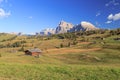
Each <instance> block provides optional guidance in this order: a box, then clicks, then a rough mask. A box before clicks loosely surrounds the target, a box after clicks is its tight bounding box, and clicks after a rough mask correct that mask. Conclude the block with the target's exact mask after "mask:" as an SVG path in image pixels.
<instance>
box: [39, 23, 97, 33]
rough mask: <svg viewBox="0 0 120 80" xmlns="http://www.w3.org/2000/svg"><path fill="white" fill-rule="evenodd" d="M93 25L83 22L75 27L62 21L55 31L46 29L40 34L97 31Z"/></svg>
mask: <svg viewBox="0 0 120 80" xmlns="http://www.w3.org/2000/svg"><path fill="white" fill-rule="evenodd" d="M97 29H98V28H97V27H95V26H94V25H93V24H92V23H90V22H87V21H82V22H81V23H80V24H77V25H73V24H72V23H68V22H65V21H61V22H60V23H59V24H58V26H57V27H56V28H55V29H49V28H48V29H45V30H44V31H42V32H40V35H51V34H59V33H67V32H76V31H89V30H97Z"/></svg>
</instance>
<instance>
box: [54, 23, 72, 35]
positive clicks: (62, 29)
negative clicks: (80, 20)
mask: <svg viewBox="0 0 120 80" xmlns="http://www.w3.org/2000/svg"><path fill="white" fill-rule="evenodd" d="M73 26H74V25H73V24H71V23H67V22H65V21H61V22H60V23H59V25H58V26H57V28H56V30H55V33H56V34H58V33H66V32H68V31H69V30H70V29H72V28H73Z"/></svg>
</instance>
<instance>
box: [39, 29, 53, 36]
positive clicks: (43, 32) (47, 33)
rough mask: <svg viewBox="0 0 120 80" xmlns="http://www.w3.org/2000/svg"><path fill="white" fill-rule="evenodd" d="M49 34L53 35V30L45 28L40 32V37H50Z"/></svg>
mask: <svg viewBox="0 0 120 80" xmlns="http://www.w3.org/2000/svg"><path fill="white" fill-rule="evenodd" d="M51 34H55V29H52V28H47V29H45V30H43V31H42V32H40V35H42V36H43V35H51Z"/></svg>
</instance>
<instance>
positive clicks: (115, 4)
mask: <svg viewBox="0 0 120 80" xmlns="http://www.w3.org/2000/svg"><path fill="white" fill-rule="evenodd" d="M110 5H113V6H118V5H120V3H119V2H117V1H116V0H111V1H109V2H108V3H107V4H105V6H106V7H108V6H110Z"/></svg>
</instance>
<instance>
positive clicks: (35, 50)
mask: <svg viewBox="0 0 120 80" xmlns="http://www.w3.org/2000/svg"><path fill="white" fill-rule="evenodd" d="M28 51H30V52H42V51H41V50H40V49H39V48H35V49H29V50H28Z"/></svg>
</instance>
